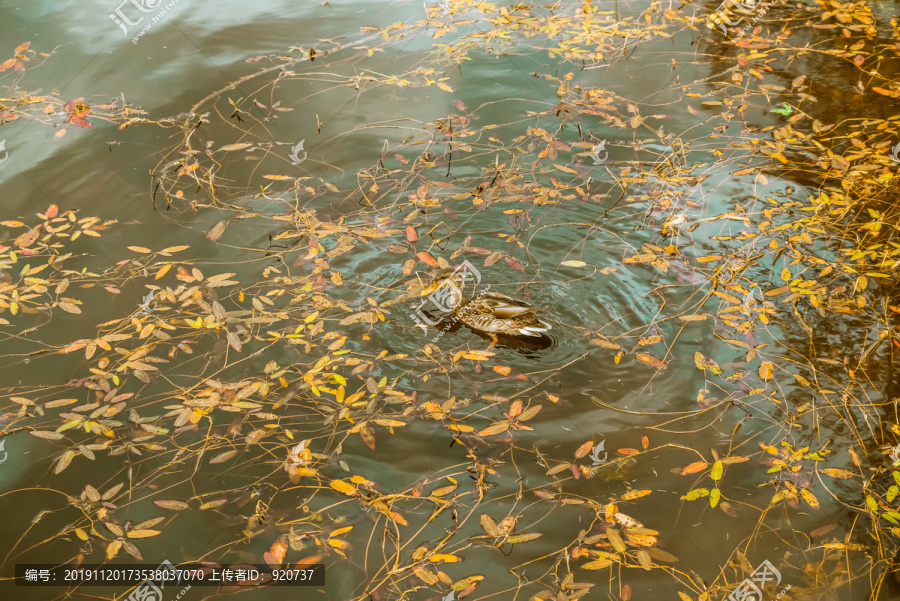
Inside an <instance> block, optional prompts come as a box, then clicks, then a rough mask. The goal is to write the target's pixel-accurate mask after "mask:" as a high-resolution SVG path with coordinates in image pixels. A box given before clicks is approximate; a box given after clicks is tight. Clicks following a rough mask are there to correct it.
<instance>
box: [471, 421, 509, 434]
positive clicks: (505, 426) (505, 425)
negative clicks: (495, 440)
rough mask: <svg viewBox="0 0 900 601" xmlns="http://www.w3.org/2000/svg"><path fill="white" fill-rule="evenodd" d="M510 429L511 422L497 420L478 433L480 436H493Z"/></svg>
mask: <svg viewBox="0 0 900 601" xmlns="http://www.w3.org/2000/svg"><path fill="white" fill-rule="evenodd" d="M507 430H509V422H497V423H496V424H494V425H493V426H488V427H487V428H485V429H484V430H482V431H481V432H479V433H478V436H493V435H495V434H500V433H501V432H506V431H507Z"/></svg>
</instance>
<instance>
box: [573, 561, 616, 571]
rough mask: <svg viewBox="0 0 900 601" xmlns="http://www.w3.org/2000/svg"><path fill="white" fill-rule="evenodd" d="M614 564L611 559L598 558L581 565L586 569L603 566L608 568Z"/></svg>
mask: <svg viewBox="0 0 900 601" xmlns="http://www.w3.org/2000/svg"><path fill="white" fill-rule="evenodd" d="M612 564H613V562H612V560H611V559H597V560H596V561H589V562H587V563H586V564H583V565H582V566H581V567H582V568H584V569H585V570H602V569H603V568H608V567H609V566H611V565H612Z"/></svg>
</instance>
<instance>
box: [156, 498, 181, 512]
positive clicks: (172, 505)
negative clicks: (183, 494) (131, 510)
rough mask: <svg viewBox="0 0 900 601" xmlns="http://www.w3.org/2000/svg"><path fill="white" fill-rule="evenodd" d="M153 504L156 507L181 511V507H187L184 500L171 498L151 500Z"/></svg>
mask: <svg viewBox="0 0 900 601" xmlns="http://www.w3.org/2000/svg"><path fill="white" fill-rule="evenodd" d="M153 504H154V505H156V506H157V507H162V508H163V509H171V510H172V511H181V510H182V509H187V508H188V507H189V506H188V504H187V503H185V502H184V501H176V500H171V499H163V500H159V501H153Z"/></svg>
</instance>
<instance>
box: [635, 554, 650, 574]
mask: <svg viewBox="0 0 900 601" xmlns="http://www.w3.org/2000/svg"><path fill="white" fill-rule="evenodd" d="M637 559H638V563H640V564H641V567H642V568H644V569H645V570H647V571H650V570H651V569H652V568H653V562H652V561H650V553H648V552H647V550H646V549H641V550H640V551H638V552H637Z"/></svg>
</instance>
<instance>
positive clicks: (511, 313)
mask: <svg viewBox="0 0 900 601" xmlns="http://www.w3.org/2000/svg"><path fill="white" fill-rule="evenodd" d="M452 314H453V316H454V317H456V318H457V319H458V320H459V321H461V322H462V323H464V324H465V325H467V326H468V327H470V328H471V329H473V330H477V331H480V332H485V333H487V334H506V335H508V336H538V337H539V336H543V334H544V332H547V331H548V330H550V324H548V323H546V322H545V321H542V320H540V319H538V316H537V309H536V308H535V307H533V306H531V305H529V304H528V303H526V302H524V301H520V300H517V299H514V298H512V297H509V296H506V295H505V294H499V293H497V292H485V293H483V294H480V295H478V296H476V297H475V298H473V299H470V300H468V301H464V302H463V303H461V304H460V305H459V306H458V307H456V308H454V310H453V312H452Z"/></svg>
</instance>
